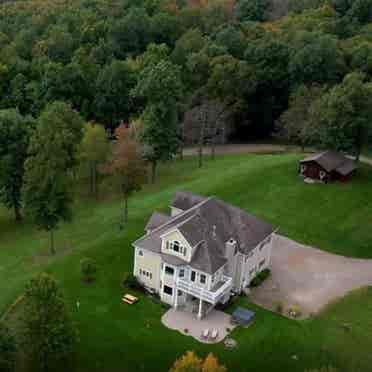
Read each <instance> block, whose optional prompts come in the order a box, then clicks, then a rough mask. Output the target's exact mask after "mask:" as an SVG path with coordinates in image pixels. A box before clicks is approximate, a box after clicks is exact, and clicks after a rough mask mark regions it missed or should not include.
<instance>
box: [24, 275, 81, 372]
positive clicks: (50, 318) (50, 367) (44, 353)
mask: <svg viewBox="0 0 372 372" xmlns="http://www.w3.org/2000/svg"><path fill="white" fill-rule="evenodd" d="M24 306H25V311H24V316H23V330H24V343H25V345H24V346H25V347H24V350H25V351H26V353H27V357H28V358H29V361H30V364H31V365H32V366H34V367H35V370H38V371H41V372H47V371H58V370H62V369H63V370H66V367H67V366H70V368H71V366H72V362H73V356H74V353H75V346H76V343H77V332H76V329H75V327H74V324H73V323H72V320H71V318H70V314H69V312H68V310H67V307H66V304H65V301H64V298H63V295H62V293H61V291H60V289H59V288H58V285H57V282H56V281H55V279H54V278H53V277H51V276H50V275H48V274H44V273H43V274H39V275H37V276H36V277H35V278H33V279H31V281H30V282H29V283H28V284H27V286H26V292H25V297H24ZM67 369H69V368H67Z"/></svg>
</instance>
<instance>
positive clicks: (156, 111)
mask: <svg viewBox="0 0 372 372" xmlns="http://www.w3.org/2000/svg"><path fill="white" fill-rule="evenodd" d="M181 92H182V84H181V77H180V71H179V68H178V67H177V66H175V65H174V64H173V63H171V62H170V61H168V60H162V61H160V62H159V63H157V64H155V65H148V66H147V67H145V68H144V70H143V71H142V72H141V74H140V77H139V81H138V84H137V86H136V88H135V89H134V90H133V95H135V96H137V97H140V98H142V99H143V100H144V101H145V104H146V108H145V110H144V112H143V114H142V119H143V136H142V140H143V143H144V146H145V150H146V151H145V153H146V155H147V159H148V160H149V161H150V162H151V164H152V181H153V182H154V181H155V175H156V167H157V163H158V162H159V161H165V160H169V159H171V158H172V156H173V155H175V154H176V152H177V149H178V145H179V127H178V106H177V103H178V100H179V99H180V97H181Z"/></svg>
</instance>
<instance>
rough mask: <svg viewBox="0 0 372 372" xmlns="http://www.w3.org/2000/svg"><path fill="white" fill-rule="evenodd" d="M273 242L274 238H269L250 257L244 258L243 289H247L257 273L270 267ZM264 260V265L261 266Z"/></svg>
mask: <svg viewBox="0 0 372 372" xmlns="http://www.w3.org/2000/svg"><path fill="white" fill-rule="evenodd" d="M265 240H266V239H265ZM272 242H273V237H272V235H271V236H270V237H269V238H267V241H266V242H265V243H260V244H259V245H258V246H257V247H256V248H255V249H254V250H252V251H251V252H250V253H249V255H248V256H244V258H243V262H242V275H241V289H243V288H244V287H246V286H247V285H248V284H249V283H250V281H251V280H252V279H253V278H254V277H255V276H256V274H257V273H259V272H260V271H262V270H264V269H266V268H268V267H270V260H271V248H272ZM263 260H264V264H263V265H261V266H260V263H261V262H263Z"/></svg>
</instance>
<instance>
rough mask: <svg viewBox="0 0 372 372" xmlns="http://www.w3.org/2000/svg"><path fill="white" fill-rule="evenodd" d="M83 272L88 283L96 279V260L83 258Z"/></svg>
mask: <svg viewBox="0 0 372 372" xmlns="http://www.w3.org/2000/svg"><path fill="white" fill-rule="evenodd" d="M80 267H81V273H82V275H83V280H84V281H85V282H86V283H90V282H92V281H93V280H94V279H95V275H96V273H97V265H96V263H95V261H94V260H93V259H91V258H88V257H86V258H83V259H82V260H81V261H80Z"/></svg>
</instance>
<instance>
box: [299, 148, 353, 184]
mask: <svg viewBox="0 0 372 372" xmlns="http://www.w3.org/2000/svg"><path fill="white" fill-rule="evenodd" d="M357 168H358V165H357V163H356V162H355V161H354V160H352V159H349V158H348V157H346V156H345V155H343V154H341V153H340V152H337V151H324V152H320V153H318V154H314V155H311V156H309V157H307V158H305V159H303V160H301V161H300V170H299V171H300V174H301V175H302V176H303V177H305V178H311V179H313V180H318V181H322V182H325V183H326V182H331V181H342V182H346V181H349V180H350V179H351V177H352V176H353V175H354V173H355V171H356V169H357Z"/></svg>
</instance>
